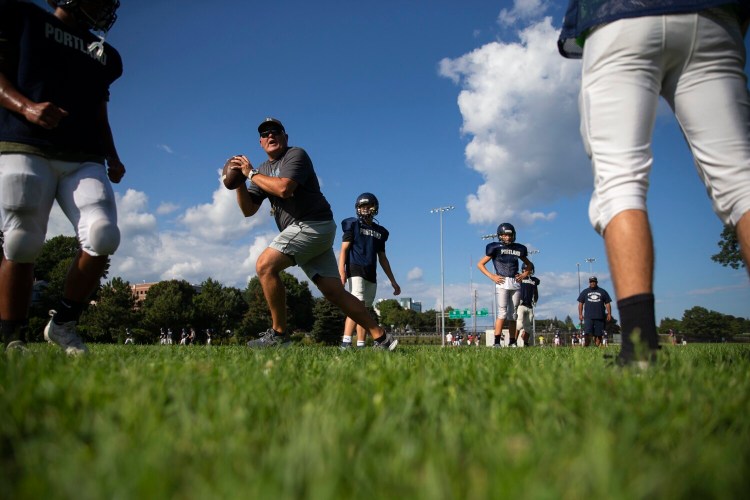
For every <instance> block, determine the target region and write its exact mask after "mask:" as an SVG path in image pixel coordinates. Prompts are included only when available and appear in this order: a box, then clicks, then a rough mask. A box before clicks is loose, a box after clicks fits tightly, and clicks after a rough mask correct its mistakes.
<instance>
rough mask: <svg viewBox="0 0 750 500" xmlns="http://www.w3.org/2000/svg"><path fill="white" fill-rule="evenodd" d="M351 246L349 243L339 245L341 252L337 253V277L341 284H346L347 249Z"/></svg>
mask: <svg viewBox="0 0 750 500" xmlns="http://www.w3.org/2000/svg"><path fill="white" fill-rule="evenodd" d="M351 246H352V242H351V241H345V242H343V243H342V244H341V252H340V253H339V276H341V284H342V285H345V284H346V255H347V254H348V253H349V248H350V247H351Z"/></svg>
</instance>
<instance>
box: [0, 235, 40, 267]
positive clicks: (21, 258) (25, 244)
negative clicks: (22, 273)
mask: <svg viewBox="0 0 750 500" xmlns="http://www.w3.org/2000/svg"><path fill="white" fill-rule="evenodd" d="M3 236H4V238H5V242H4V244H3V252H5V258H6V259H8V260H12V261H13V262H18V263H19V264H31V263H33V262H34V261H35V260H36V258H37V257H38V256H39V253H40V252H41V251H42V246H43V245H44V236H45V235H44V233H42V232H40V231H27V230H24V229H11V230H10V231H6V232H5V233H4V235H3Z"/></svg>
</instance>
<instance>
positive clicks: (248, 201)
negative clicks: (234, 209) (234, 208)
mask: <svg viewBox="0 0 750 500" xmlns="http://www.w3.org/2000/svg"><path fill="white" fill-rule="evenodd" d="M235 192H236V193H237V205H239V207H240V210H241V211H242V215H244V216H245V217H251V216H253V215H255V214H256V213H257V212H258V209H259V208H260V203H255V202H254V201H253V199H252V197H251V196H250V192H249V191H248V190H247V187H246V186H245V185H244V184H242V185H241V186H240V187H238V188H237V189H236V190H235Z"/></svg>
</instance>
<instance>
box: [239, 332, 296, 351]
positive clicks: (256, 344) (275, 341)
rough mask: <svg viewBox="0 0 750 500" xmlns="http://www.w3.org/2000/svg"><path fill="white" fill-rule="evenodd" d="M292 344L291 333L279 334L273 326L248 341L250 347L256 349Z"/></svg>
mask: <svg viewBox="0 0 750 500" xmlns="http://www.w3.org/2000/svg"><path fill="white" fill-rule="evenodd" d="M291 345H292V339H290V338H289V335H277V334H276V331H275V330H274V329H273V328H269V329H268V330H266V331H265V332H263V333H261V334H260V337H258V338H257V339H255V340H250V341H248V343H247V346H248V347H252V348H256V349H264V348H266V347H289V346H291Z"/></svg>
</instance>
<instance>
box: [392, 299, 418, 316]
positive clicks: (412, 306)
mask: <svg viewBox="0 0 750 500" xmlns="http://www.w3.org/2000/svg"><path fill="white" fill-rule="evenodd" d="M398 303H399V305H400V306H401V307H403V308H404V309H406V310H407V311H414V312H418V313H421V312H422V303H421V302H415V301H413V300H411V297H402V298H400V299H398Z"/></svg>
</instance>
